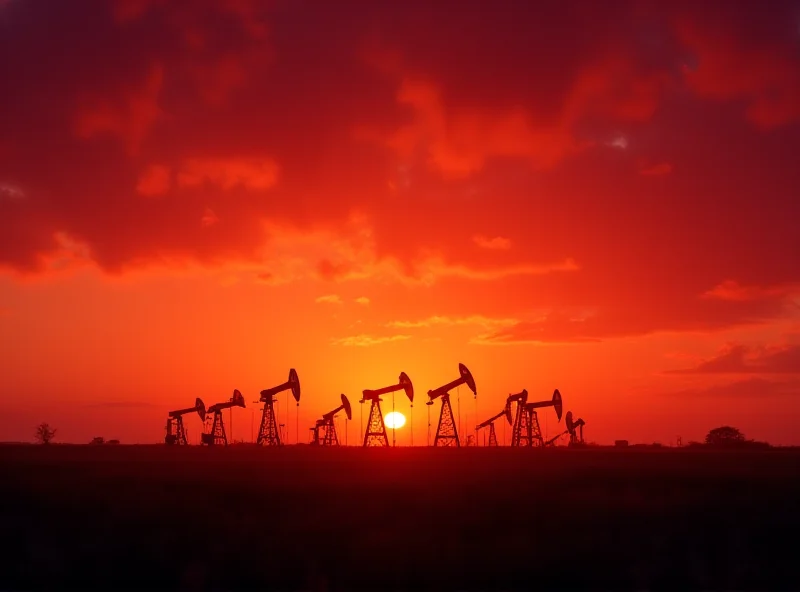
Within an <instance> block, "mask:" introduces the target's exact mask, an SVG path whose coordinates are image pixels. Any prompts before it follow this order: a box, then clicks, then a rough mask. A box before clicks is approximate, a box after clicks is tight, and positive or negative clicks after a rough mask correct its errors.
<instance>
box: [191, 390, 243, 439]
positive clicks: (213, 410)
mask: <svg viewBox="0 0 800 592" xmlns="http://www.w3.org/2000/svg"><path fill="white" fill-rule="evenodd" d="M244 406H245V404H244V397H243V396H242V393H240V392H239V390H238V389H235V390H234V391H233V396H232V397H231V399H230V401H226V402H225V403H217V404H215V405H212V406H211V407H209V408H208V409H207V410H206V426H205V431H204V432H203V435H202V436H201V438H200V443H201V444H205V445H206V446H227V445H228V436H227V435H226V434H225V423H224V422H223V421H222V411H223V410H225V409H230V408H231V407H242V408H243V407H244Z"/></svg>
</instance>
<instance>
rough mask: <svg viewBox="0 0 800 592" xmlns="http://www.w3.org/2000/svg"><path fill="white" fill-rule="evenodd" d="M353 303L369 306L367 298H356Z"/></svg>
mask: <svg viewBox="0 0 800 592" xmlns="http://www.w3.org/2000/svg"><path fill="white" fill-rule="evenodd" d="M354 302H355V303H356V304H360V305H362V306H367V305H368V304H369V302H370V301H369V298H367V297H366V296H359V297H358V298H356V299H355V300H354Z"/></svg>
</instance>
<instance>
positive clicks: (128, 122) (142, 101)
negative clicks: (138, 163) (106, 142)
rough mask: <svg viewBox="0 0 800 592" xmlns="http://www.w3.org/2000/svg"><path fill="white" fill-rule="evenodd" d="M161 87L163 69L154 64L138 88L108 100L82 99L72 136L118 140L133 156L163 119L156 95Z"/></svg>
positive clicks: (114, 94) (116, 93) (117, 92)
mask: <svg viewBox="0 0 800 592" xmlns="http://www.w3.org/2000/svg"><path fill="white" fill-rule="evenodd" d="M163 84H164V67H163V65H162V64H158V63H157V64H153V65H152V66H151V67H150V69H149V71H148V73H147V77H146V78H145V80H144V81H143V82H142V83H141V84H140V85H139V86H138V87H131V86H127V85H126V86H123V87H122V88H120V89H117V90H115V91H113V92H112V94H111V95H109V96H91V97H86V98H84V99H83V101H82V103H83V105H82V106H81V107H80V109H79V111H78V113H77V115H76V118H75V133H76V134H77V135H78V137H80V138H82V139H85V140H90V139H93V138H95V137H96V136H102V135H105V134H111V135H114V136H117V137H119V138H120V139H121V140H122V141H123V142H124V144H125V147H126V149H127V151H128V153H129V154H131V155H136V154H138V153H139V150H140V149H141V146H142V143H143V142H144V140H145V138H146V137H147V135H148V134H149V133H150V131H151V130H152V129H153V126H154V125H155V124H156V122H158V121H159V120H160V119H161V118H162V117H163V115H164V113H163V111H162V109H161V107H160V106H159V95H160V93H161V89H162V86H163Z"/></svg>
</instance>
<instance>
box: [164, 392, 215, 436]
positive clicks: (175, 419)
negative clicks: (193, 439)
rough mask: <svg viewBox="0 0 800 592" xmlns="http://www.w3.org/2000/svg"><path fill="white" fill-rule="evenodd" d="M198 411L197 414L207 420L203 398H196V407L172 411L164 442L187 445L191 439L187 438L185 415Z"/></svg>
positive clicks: (202, 419) (168, 418) (201, 418)
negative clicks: (184, 425) (184, 422)
mask: <svg viewBox="0 0 800 592" xmlns="http://www.w3.org/2000/svg"><path fill="white" fill-rule="evenodd" d="M194 411H196V412H197V415H199V416H200V421H205V419H206V406H205V405H204V404H203V401H202V400H201V399H199V398H198V399H195V401H194V407H188V408H187V409H177V410H176V411H170V412H169V416H168V417H167V435H166V436H165V437H164V443H165V444H167V445H169V446H172V445H180V446H186V445H187V444H188V443H189V441H188V440H187V438H186V430H185V429H184V427H183V416H184V415H186V414H187V413H192V412H194Z"/></svg>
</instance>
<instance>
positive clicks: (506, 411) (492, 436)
mask: <svg viewBox="0 0 800 592" xmlns="http://www.w3.org/2000/svg"><path fill="white" fill-rule="evenodd" d="M504 416H505V418H506V421H507V422H508V425H511V407H510V406H509V405H506V406H505V407H503V410H502V411H501V412H500V413H498V414H497V415H493V416H492V417H490V418H489V419H487V420H486V421H484V422H483V423H479V424H478V425H477V426H476V427H475V431H476V432H477V431H478V430H481V429H483V428H485V427H488V428H489V444H487V446H497V433H496V432H495V431H494V422H495V421H496V420H498V419H500V418H501V417H504Z"/></svg>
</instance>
